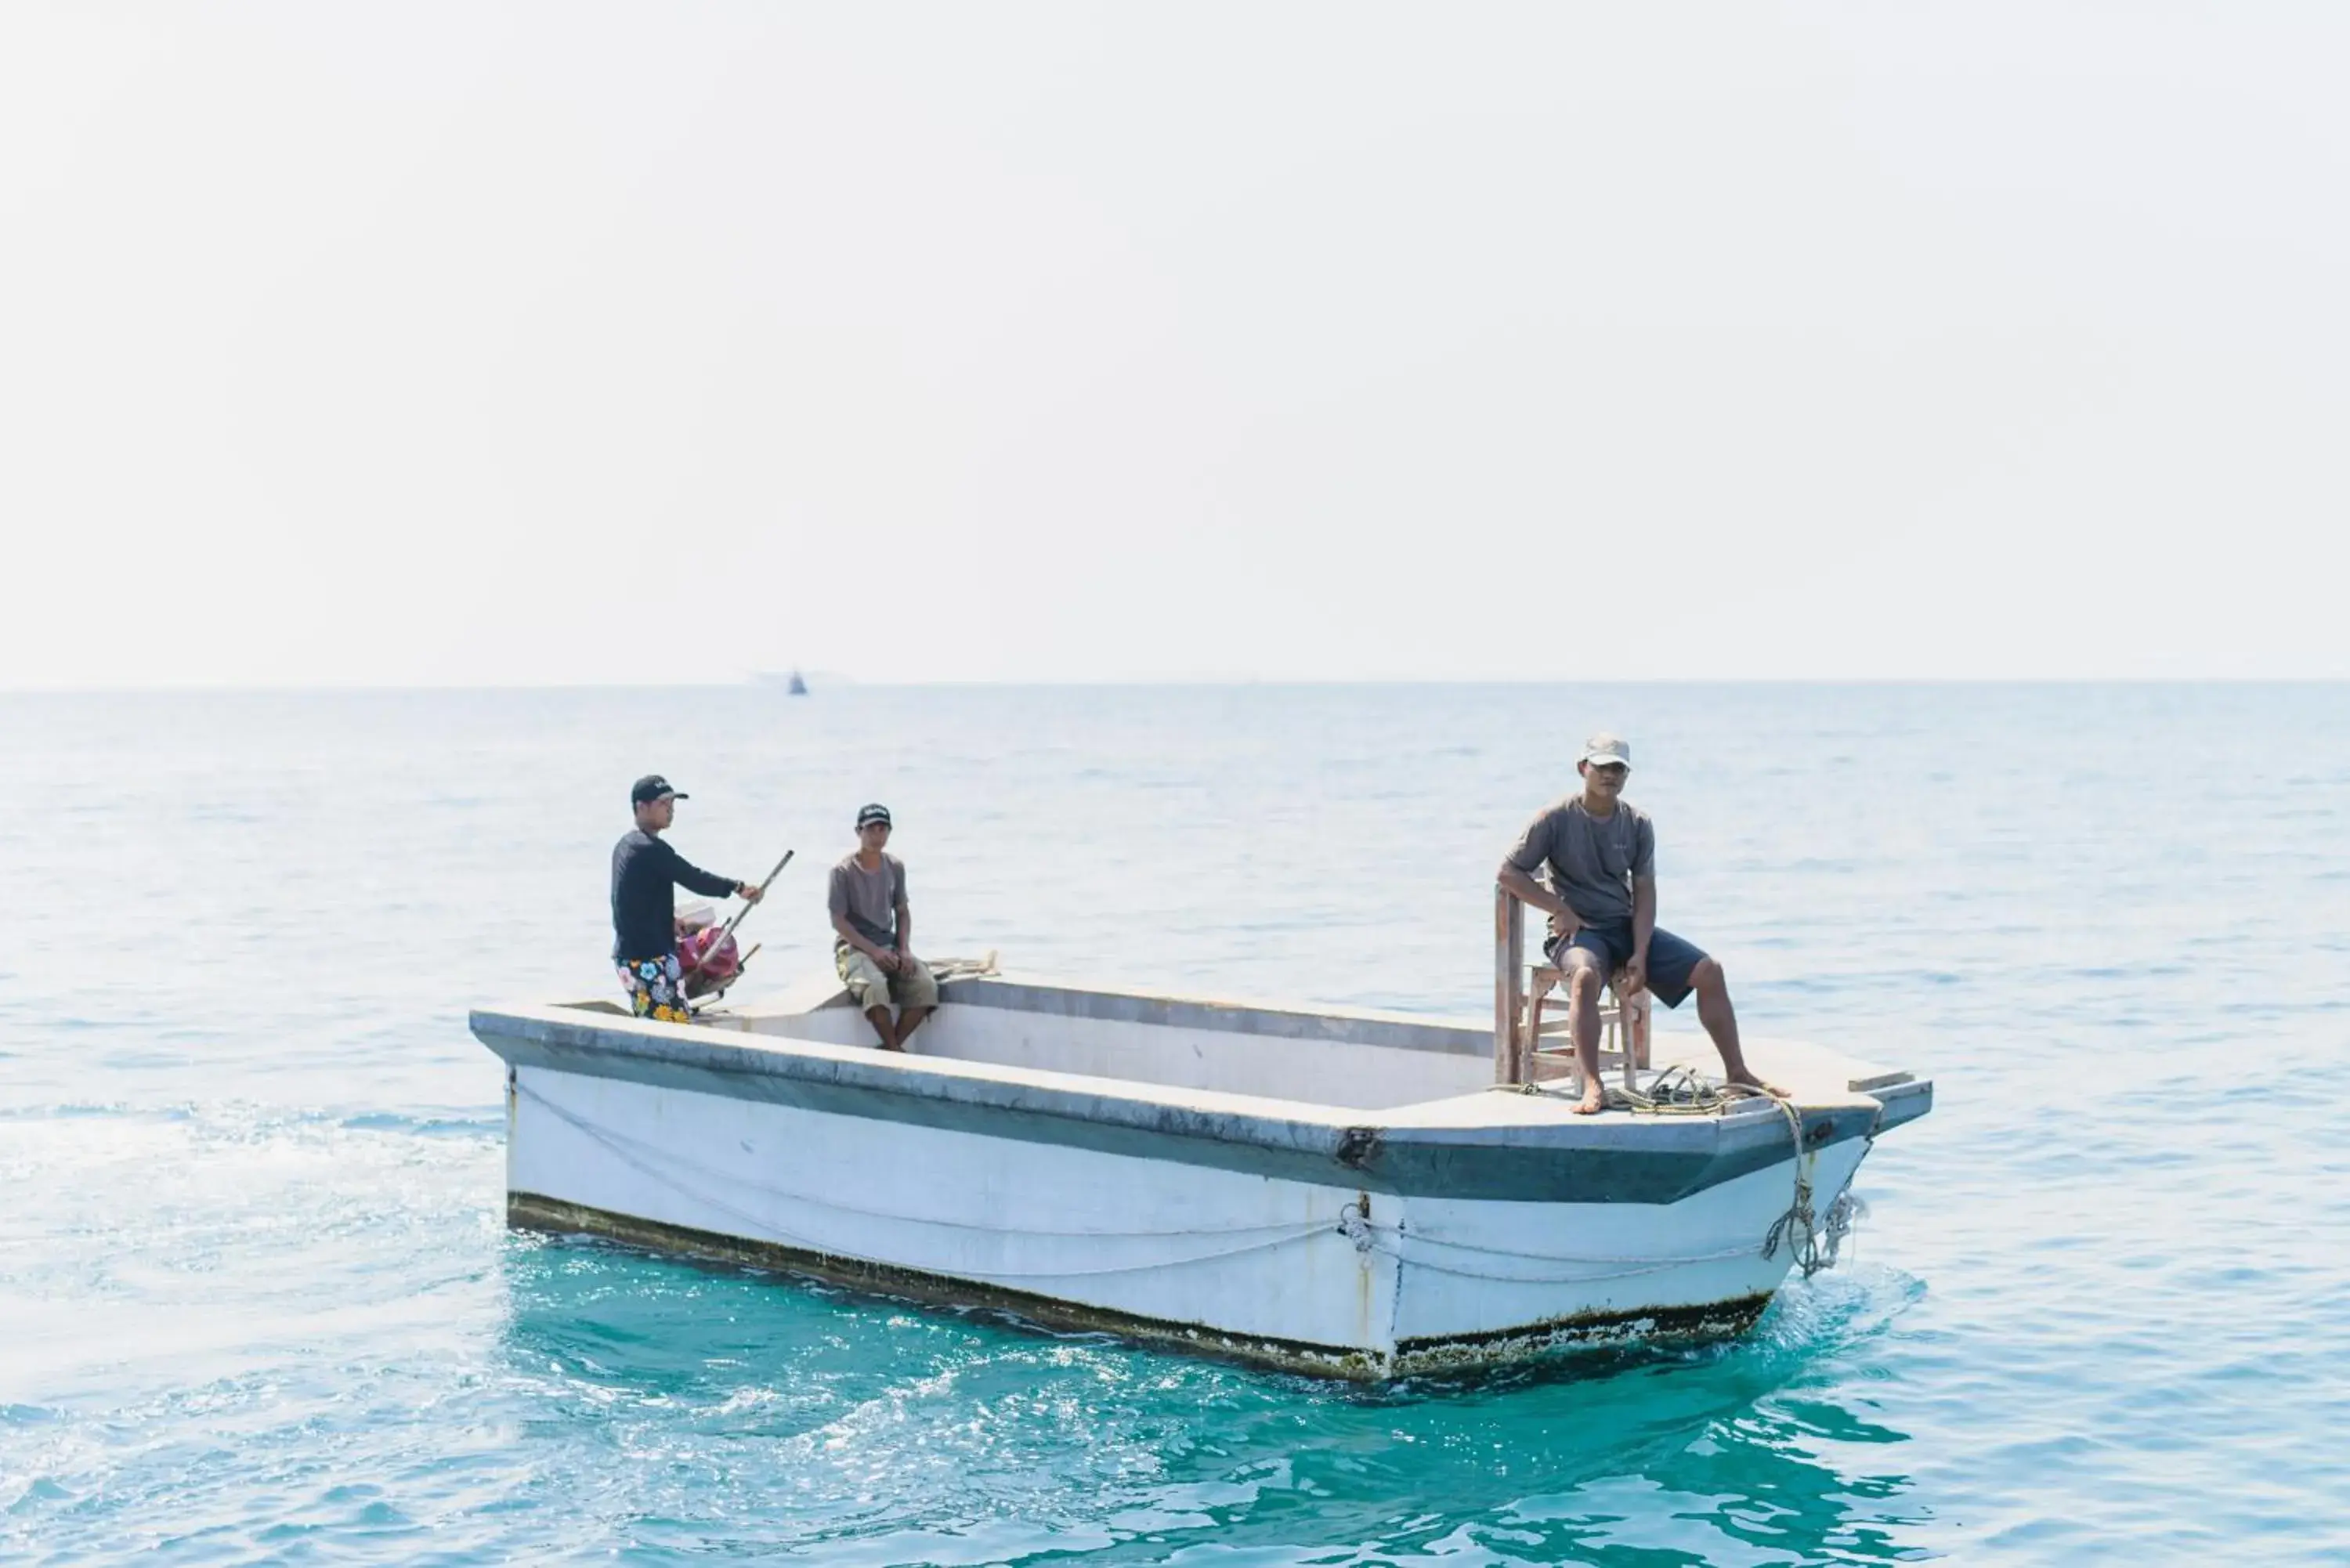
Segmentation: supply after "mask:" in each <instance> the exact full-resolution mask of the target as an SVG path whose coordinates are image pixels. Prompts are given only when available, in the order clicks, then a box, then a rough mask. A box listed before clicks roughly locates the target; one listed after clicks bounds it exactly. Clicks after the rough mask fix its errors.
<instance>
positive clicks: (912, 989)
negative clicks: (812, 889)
mask: <svg viewBox="0 0 2350 1568" xmlns="http://www.w3.org/2000/svg"><path fill="white" fill-rule="evenodd" d="M888 843H889V807H888V806H886V805H868V806H866V807H864V808H862V809H861V810H859V811H858V814H857V848H856V850H855V851H854V852H853V853H852V854H850V855H848V856H847V857H844V858H843V859H842V860H841V862H840V864H839V865H837V866H836V867H833V868H832V886H831V888H830V889H829V890H828V891H827V903H828V905H829V906H830V908H831V909H832V929H833V932H834V935H835V937H836V938H837V940H835V942H834V943H833V949H832V961H833V967H834V968H835V969H837V971H839V972H840V978H841V980H842V981H843V982H844V983H846V984H847V987H848V993H849V994H850V995H851V996H853V997H855V998H856V999H857V1005H858V1006H859V1007H861V1008H863V1009H864V1010H865V1016H866V1017H868V1018H869V1019H871V1020H872V1021H873V1027H874V1030H875V1031H876V1032H877V1033H879V1035H880V1036H881V1049H883V1050H884V1051H902V1050H904V1049H905V1048H906V1041H907V1038H908V1037H909V1036H910V1035H911V1034H912V1033H914V1031H915V1030H916V1029H917V1028H918V1027H920V1024H921V1022H922V1020H923V1019H925V1018H928V1017H929V1016H930V1015H931V1012H933V1011H934V1010H935V1009H936V1008H937V1007H938V1005H939V982H938V981H936V980H935V979H933V978H932V977H931V971H930V970H929V969H928V968H926V967H925V966H924V965H923V963H922V961H921V960H920V959H918V958H916V957H915V956H914V915H913V910H912V909H910V907H909V906H908V905H907V902H906V863H905V862H904V861H902V860H900V859H899V858H898V857H896V856H894V855H889V854H885V853H883V848H882V846H885V845H887V844H888ZM892 1002H895V1003H896V1004H897V1005H898V1007H899V1012H898V1015H897V1018H896V1021H895V1022H894V1023H893V1022H892V1021H891V1018H890V1015H889V1007H890V1004H891V1003H892Z"/></svg>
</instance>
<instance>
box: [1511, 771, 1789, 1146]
mask: <svg viewBox="0 0 2350 1568" xmlns="http://www.w3.org/2000/svg"><path fill="white" fill-rule="evenodd" d="M1575 772H1577V773H1579V774H1582V775H1583V789H1582V791H1581V793H1579V794H1571V795H1568V796H1567V797H1566V798H1565V800H1562V801H1560V802H1559V803H1558V804H1557V805H1553V806H1551V807H1549V808H1548V809H1546V810H1544V812H1543V813H1542V814H1541V815H1538V816H1536V817H1535V818H1534V820H1533V821H1532V822H1530V823H1528V824H1526V830H1525V832H1523V833H1522V834H1520V835H1519V836H1518V842H1517V844H1516V845H1515V846H1513V848H1512V849H1511V850H1510V853H1509V854H1508V856H1507V857H1504V858H1503V861H1502V869H1501V872H1500V874H1499V878H1498V879H1499V881H1500V882H1501V885H1502V886H1503V888H1506V889H1507V890H1508V891H1510V892H1512V893H1514V894H1516V895H1517V896H1518V897H1519V898H1522V899H1523V900H1524V901H1525V902H1527V903H1529V904H1532V905H1533V906H1534V908H1535V909H1543V910H1546V911H1547V912H1548V913H1549V915H1550V940H1547V941H1545V942H1544V944H1543V952H1544V954H1545V955H1546V956H1547V957H1548V958H1549V959H1550V961H1551V963H1552V964H1553V965H1554V966H1555V967H1556V968H1557V969H1558V970H1559V971H1561V972H1563V973H1564V974H1565V977H1566V981H1567V993H1568V999H1569V1003H1570V1018H1571V1028H1572V1030H1573V1033H1574V1037H1575V1059H1576V1060H1577V1061H1578V1062H1580V1063H1581V1064H1583V1103H1582V1104H1580V1105H1578V1106H1575V1109H1576V1111H1578V1112H1579V1113H1581V1114H1582V1115H1584V1116H1592V1115H1596V1113H1597V1112H1598V1111H1600V1110H1601V1109H1602V1108H1603V1107H1604V1106H1605V1105H1606V1100H1607V1090H1606V1086H1605V1085H1603V1084H1602V1083H1601V1082H1600V1078H1599V992H1600V988H1601V987H1602V986H1604V985H1606V984H1607V981H1608V978H1609V977H1610V976H1619V977H1620V982H1619V983H1618V985H1617V995H1619V996H1630V995H1632V994H1633V993H1635V992H1638V991H1639V990H1640V989H1641V988H1642V987H1643V986H1645V987H1647V988H1648V992H1649V993H1650V994H1652V995H1653V996H1655V997H1656V999H1657V1000H1658V1001H1659V1002H1663V1003H1664V1004H1665V1005H1666V1006H1667V1007H1679V1005H1680V1004H1681V999H1682V998H1683V997H1685V996H1687V995H1689V994H1690V992H1692V991H1694V992H1697V1017H1698V1022H1699V1023H1702V1024H1704V1025H1705V1032H1706V1033H1708V1034H1710V1035H1711V1036H1712V1037H1713V1044H1714V1049H1716V1050H1718V1051H1720V1052H1721V1065H1722V1068H1723V1071H1724V1073H1725V1075H1727V1076H1728V1077H1729V1079H1730V1081H1731V1083H1733V1084H1743V1085H1746V1086H1747V1087H1749V1088H1754V1089H1762V1090H1764V1091H1766V1092H1769V1091H1770V1085H1767V1084H1765V1083H1763V1080H1762V1079H1760V1078H1758V1077H1756V1076H1755V1075H1754V1074H1753V1072H1752V1069H1750V1068H1749V1067H1748V1066H1747V1065H1746V1057H1745V1054H1743V1053H1742V1051H1741V1050H1740V1049H1739V1045H1738V1015H1737V1014H1736V1013H1735V1012H1732V1011H1731V1005H1730V982H1729V981H1728V980H1727V979H1726V978H1725V977H1724V976H1723V974H1722V972H1721V963H1720V962H1719V961H1716V960H1714V959H1712V958H1710V957H1708V956H1707V955H1706V953H1705V952H1704V951H1703V950H1701V949H1700V948H1698V947H1696V946H1694V945H1693V944H1691V943H1690V942H1687V941H1684V940H1681V939H1680V938H1679V937H1677V936H1675V935H1673V933H1672V932H1670V931H1667V930H1660V929H1658V927H1657V833H1656V828H1655V827H1654V826H1652V825H1651V824H1650V823H1649V821H1648V814H1647V813H1645V812H1643V811H1641V810H1639V809H1638V807H1636V806H1634V805H1632V804H1631V803H1630V802H1628V801H1627V800H1625V799H1624V798H1623V795H1624V781H1625V780H1626V779H1627V778H1628V777H1629V776H1630V775H1631V772H1632V751H1631V748H1630V747H1628V746H1627V745H1626V744H1625V743H1624V742H1622V741H1619V740H1617V738H1616V737H1615V736H1613V735H1608V734H1598V735H1594V736H1592V737H1591V738H1590V739H1589V740H1588V741H1586V742H1584V743H1583V757H1582V760H1581V761H1579V762H1577V763H1575ZM1537 870H1544V871H1545V875H1544V878H1543V879H1542V880H1537V879H1536V877H1535V876H1534V873H1535V872H1536V871H1537Z"/></svg>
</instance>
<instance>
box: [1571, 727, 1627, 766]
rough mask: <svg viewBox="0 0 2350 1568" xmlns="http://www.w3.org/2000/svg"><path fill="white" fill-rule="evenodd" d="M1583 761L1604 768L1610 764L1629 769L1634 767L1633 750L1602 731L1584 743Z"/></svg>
mask: <svg viewBox="0 0 2350 1568" xmlns="http://www.w3.org/2000/svg"><path fill="white" fill-rule="evenodd" d="M1583 760H1584V761H1585V762H1586V763H1598V764H1600V765H1601V766H1603V767H1604V766H1606V765H1607V763H1623V764H1624V765H1625V766H1626V767H1627V768H1628V767H1630V766H1631V765H1632V748H1631V747H1629V746H1627V745H1626V744H1625V743H1624V742H1622V741H1621V740H1619V739H1617V737H1616V736H1614V735H1611V734H1609V733H1608V732H1607V731H1605V730H1602V731H1600V732H1599V733H1597V734H1596V735H1594V736H1592V737H1591V739H1589V740H1587V741H1586V742H1583Z"/></svg>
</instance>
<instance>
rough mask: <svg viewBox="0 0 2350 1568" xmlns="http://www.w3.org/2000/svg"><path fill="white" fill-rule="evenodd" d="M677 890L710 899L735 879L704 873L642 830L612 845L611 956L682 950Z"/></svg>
mask: <svg viewBox="0 0 2350 1568" xmlns="http://www.w3.org/2000/svg"><path fill="white" fill-rule="evenodd" d="M672 887H680V888H691V889H692V890H693V891H695V892H697V893H699V894H701V895H702V897H704V898H724V897H725V896H726V895H727V894H729V893H732V892H733V890H734V884H733V881H731V880H730V879H728V878H726V877H721V876H718V875H717V874H716V873H714V872H710V871H704V870H703V869H702V867H699V866H696V865H694V864H693V863H692V862H691V861H690V860H688V859H687V858H686V857H684V856H682V855H680V854H679V853H678V852H677V851H676V850H674V849H671V847H670V846H668V845H667V844H666V843H664V842H663V841H662V840H660V839H659V838H656V837H654V836H652V835H651V834H650V833H647V832H646V831H645V830H644V829H643V828H641V827H638V828H632V829H630V830H629V832H627V833H625V834H622V835H621V836H620V842H619V843H618V844H615V845H614V846H612V958H613V961H615V962H619V961H627V960H631V959H650V958H661V957H664V956H665V955H667V954H669V953H671V952H674V951H676V950H677V904H676V901H675V899H674V898H673V897H672V896H671V892H670V889H671V888H672Z"/></svg>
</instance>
